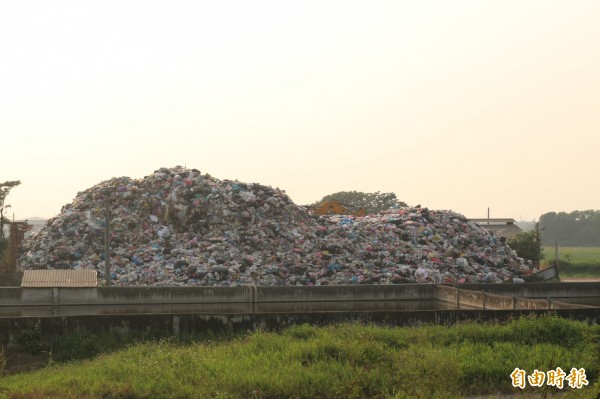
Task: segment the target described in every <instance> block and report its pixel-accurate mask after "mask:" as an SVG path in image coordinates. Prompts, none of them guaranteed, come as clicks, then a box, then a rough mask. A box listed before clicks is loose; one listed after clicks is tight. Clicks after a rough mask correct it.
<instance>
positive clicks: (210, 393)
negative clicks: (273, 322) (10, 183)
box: [0, 317, 600, 399]
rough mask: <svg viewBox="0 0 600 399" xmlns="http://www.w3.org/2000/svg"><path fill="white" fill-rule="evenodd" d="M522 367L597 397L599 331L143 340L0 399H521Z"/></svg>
mask: <svg viewBox="0 0 600 399" xmlns="http://www.w3.org/2000/svg"><path fill="white" fill-rule="evenodd" d="M71 342H72V343H73V344H75V341H71ZM75 346H77V345H75ZM98 346H102V345H101V343H99V345H98ZM517 367H518V368H520V369H522V370H525V371H526V372H527V373H528V374H530V373H531V372H533V370H534V369H537V370H539V371H544V372H545V371H550V370H555V369H556V368H557V367H561V368H562V369H563V370H565V371H566V373H567V374H568V373H570V370H571V369H572V368H573V367H574V368H576V369H580V368H584V369H585V372H586V376H587V381H589V386H587V387H583V388H582V389H574V388H571V387H569V386H568V385H567V386H565V387H564V388H563V389H562V390H560V391H559V390H558V389H557V388H552V387H549V386H548V385H544V386H542V387H531V386H529V385H528V386H526V388H525V390H524V392H526V393H527V392H528V393H531V394H537V395H540V396H537V397H542V395H543V394H544V392H546V391H550V390H553V391H554V392H557V391H558V392H564V393H566V394H565V395H561V398H595V397H596V395H598V394H599V393H600V382H599V379H598V377H599V372H600V325H588V324H586V323H580V322H572V321H568V320H564V319H560V318H557V317H546V318H523V319H519V320H514V321H512V322H510V323H508V324H473V323H468V324H463V325H457V326H453V327H443V326H423V327H417V328H408V327H406V328H385V327H376V326H361V325H348V324H344V325H335V326H328V327H320V328H319V327H313V326H308V325H301V326H293V327H290V328H288V329H286V330H283V331H282V332H278V333H274V332H260V331H259V332H254V333H248V334H245V335H241V336H237V337H234V338H217V339H213V340H212V341H208V340H206V339H204V340H202V341H199V342H191V343H181V342H174V341H172V342H165V341H162V342H142V343H137V344H133V345H131V346H128V347H127V348H125V349H121V350H119V351H116V352H113V353H111V354H104V355H100V356H98V357H96V358H95V359H93V360H84V361H77V362H74V363H71V364H66V365H64V364H53V365H50V366H48V367H46V368H45V369H43V370H39V371H36V372H31V373H22V374H18V375H11V376H4V377H0V398H21V399H25V398H130V399H134V398H367V397H368V398H463V397H465V396H469V395H482V394H484V395H487V394H490V395H492V394H493V395H496V394H498V393H517V392H521V389H520V388H515V387H513V386H512V384H511V378H510V374H511V373H512V372H513V370H515V368H517ZM492 397H495V396H492Z"/></svg>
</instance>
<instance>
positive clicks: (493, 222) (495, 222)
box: [469, 218, 523, 238]
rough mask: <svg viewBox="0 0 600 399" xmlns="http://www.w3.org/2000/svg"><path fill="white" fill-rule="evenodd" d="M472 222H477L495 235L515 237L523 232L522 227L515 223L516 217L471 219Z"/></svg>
mask: <svg viewBox="0 0 600 399" xmlns="http://www.w3.org/2000/svg"><path fill="white" fill-rule="evenodd" d="M469 221H470V222H473V223H475V224H477V225H478V226H480V227H482V228H484V229H486V230H487V231H489V232H490V233H491V234H493V235H494V237H506V238H514V237H515V236H516V235H517V234H519V233H520V232H522V231H523V230H521V228H520V227H519V226H517V225H516V224H515V223H516V221H515V219H487V218H483V219H469Z"/></svg>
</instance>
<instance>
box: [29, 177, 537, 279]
mask: <svg viewBox="0 0 600 399" xmlns="http://www.w3.org/2000/svg"><path fill="white" fill-rule="evenodd" d="M107 204H108V205H107ZM107 206H108V208H109V209H110V214H111V216H110V220H111V221H110V231H111V247H110V248H111V249H110V262H111V282H112V284H114V285H119V286H127V285H136V286H231V285H234V286H235V285H244V284H256V285H265V286H274V285H277V286H282V285H340V284H400V283H465V282H469V283H477V282H486V283H499V282H522V281H523V280H522V278H521V277H522V276H523V275H525V274H529V273H531V272H532V268H531V266H528V265H527V264H526V263H525V262H524V261H523V260H522V259H521V258H518V257H517V255H516V253H515V252H514V251H513V250H512V249H511V248H510V247H508V246H507V245H506V242H505V241H504V239H502V238H496V237H493V236H491V235H490V234H489V233H488V232H487V231H486V230H484V229H483V228H480V227H479V226H477V225H475V224H473V223H471V222H469V221H467V219H465V218H464V217H463V216H462V215H459V214H457V213H454V212H452V211H436V210H429V209H427V208H420V207H419V208H398V209H390V210H388V211H385V212H382V213H379V214H374V215H368V216H366V217H353V216H342V215H327V216H316V215H312V214H310V213H309V212H308V211H307V210H306V209H305V208H303V207H301V206H299V205H296V204H294V203H293V202H292V201H291V200H290V198H289V197H288V196H287V195H286V194H285V192H283V191H281V190H279V189H273V188H271V187H267V186H263V185H260V184H255V183H254V184H247V183H241V182H238V181H231V180H218V179H216V178H214V177H211V176H210V175H207V174H201V172H200V171H198V170H196V169H186V168H183V167H179V166H178V167H175V168H171V169H167V168H161V169H159V170H157V171H155V172H154V173H153V174H152V175H150V176H146V177H145V178H143V179H131V178H128V177H121V178H113V179H111V180H108V181H104V182H102V183H100V184H98V185H96V186H94V187H92V188H89V189H87V190H85V191H83V192H80V193H78V194H77V197H76V198H75V200H74V201H73V202H72V203H71V204H68V205H65V206H64V207H63V209H62V210H61V213H60V214H59V215H58V216H56V217H54V218H52V219H50V220H49V221H48V222H47V223H46V225H45V226H44V228H43V229H42V231H40V232H39V233H37V234H36V235H34V236H33V237H32V238H30V239H29V241H28V242H27V243H26V247H25V248H26V252H25V253H24V254H23V255H22V256H21V259H20V264H21V267H23V268H25V269H41V268H53V269H95V270H98V272H99V275H100V276H101V277H102V278H103V279H104V276H103V273H104V269H105V263H104V229H105V209H106V207H107Z"/></svg>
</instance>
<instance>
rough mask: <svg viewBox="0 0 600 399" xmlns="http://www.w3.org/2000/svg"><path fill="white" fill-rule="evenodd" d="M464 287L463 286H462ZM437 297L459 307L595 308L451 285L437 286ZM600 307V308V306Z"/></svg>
mask: <svg viewBox="0 0 600 399" xmlns="http://www.w3.org/2000/svg"><path fill="white" fill-rule="evenodd" d="M461 287H462V286H461ZM435 298H436V300H438V301H442V302H445V303H451V304H453V305H454V306H455V307H456V308H457V309H461V308H472V309H498V310H501V309H505V310H511V309H581V308H594V306H588V305H582V304H570V303H566V302H561V301H555V300H552V299H550V298H549V297H548V298H547V299H529V298H517V297H514V296H513V297H510V296H506V295H496V294H488V293H486V292H485V291H483V290H482V291H469V290H464V289H458V288H455V287H450V286H442V285H440V286H437V287H436V292H435ZM599 309H600V308H599Z"/></svg>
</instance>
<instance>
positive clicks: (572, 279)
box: [560, 277, 600, 283]
mask: <svg viewBox="0 0 600 399" xmlns="http://www.w3.org/2000/svg"><path fill="white" fill-rule="evenodd" d="M560 281H561V282H563V283H599V282H600V277H561V278H560Z"/></svg>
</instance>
